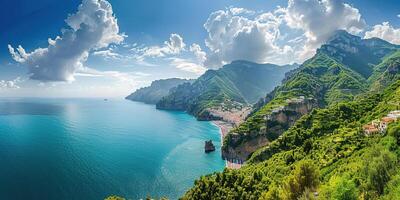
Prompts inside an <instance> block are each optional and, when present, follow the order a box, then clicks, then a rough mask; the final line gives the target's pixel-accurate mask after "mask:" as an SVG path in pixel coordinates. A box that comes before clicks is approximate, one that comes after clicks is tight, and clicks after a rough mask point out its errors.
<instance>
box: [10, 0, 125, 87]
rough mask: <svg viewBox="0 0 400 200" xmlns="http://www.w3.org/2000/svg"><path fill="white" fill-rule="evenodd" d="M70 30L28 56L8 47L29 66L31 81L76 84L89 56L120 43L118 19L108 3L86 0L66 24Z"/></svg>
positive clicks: (103, 0)
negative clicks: (93, 52) (79, 71)
mask: <svg viewBox="0 0 400 200" xmlns="http://www.w3.org/2000/svg"><path fill="white" fill-rule="evenodd" d="M65 21H66V23H67V25H68V28H66V29H63V30H62V31H61V33H62V34H61V36H58V37H56V38H55V39H54V40H52V39H49V40H48V43H49V45H48V47H46V48H38V49H35V50H34V51H32V52H30V53H27V52H26V51H25V49H24V48H22V47H21V46H19V47H18V48H17V49H16V50H15V49H14V48H13V47H12V46H11V45H8V48H9V51H10V54H11V56H12V57H13V59H14V60H15V61H17V62H20V63H23V64H25V65H26V66H28V69H29V72H30V74H31V76H30V78H31V79H35V80H40V81H72V80H74V74H75V73H76V71H77V70H79V69H81V68H83V63H84V62H85V61H86V59H87V57H88V55H89V52H90V51H91V50H96V49H100V48H104V47H107V46H108V45H109V44H111V43H120V42H121V41H123V39H124V35H122V34H120V33H119V27H118V23H117V19H116V18H115V16H114V14H113V10H112V7H111V4H110V3H109V2H107V1H106V0H83V2H82V4H81V5H80V6H79V8H78V11H77V12H76V13H75V14H72V15H70V16H69V17H68V18H67V19H66V20H65Z"/></svg>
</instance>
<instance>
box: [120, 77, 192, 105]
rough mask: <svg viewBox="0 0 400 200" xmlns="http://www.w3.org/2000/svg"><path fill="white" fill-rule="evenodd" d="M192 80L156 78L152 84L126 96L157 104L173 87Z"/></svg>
mask: <svg viewBox="0 0 400 200" xmlns="http://www.w3.org/2000/svg"><path fill="white" fill-rule="evenodd" d="M190 82H192V80H187V79H179V78H170V79H161V80H156V81H153V82H152V83H151V85H150V86H148V87H144V88H140V89H138V90H136V91H135V92H133V93H132V94H130V95H129V96H127V97H125V99H128V100H131V101H139V102H144V103H148V104H156V103H157V102H158V101H160V100H161V98H163V97H164V96H167V95H168V94H169V91H170V90H171V89H172V88H174V87H176V86H178V85H180V84H183V83H190Z"/></svg>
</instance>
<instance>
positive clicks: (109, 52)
mask: <svg viewBox="0 0 400 200" xmlns="http://www.w3.org/2000/svg"><path fill="white" fill-rule="evenodd" d="M92 55H95V56H101V57H103V58H104V59H106V60H109V59H121V58H122V57H123V56H122V55H120V54H118V53H116V52H114V51H113V49H111V48H109V49H106V50H100V51H95V52H93V53H92Z"/></svg>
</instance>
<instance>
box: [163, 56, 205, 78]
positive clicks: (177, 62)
mask: <svg viewBox="0 0 400 200" xmlns="http://www.w3.org/2000/svg"><path fill="white" fill-rule="evenodd" d="M169 60H171V65H173V66H175V67H176V68H177V69H179V70H183V71H187V72H191V73H194V74H197V75H201V74H203V73H204V72H205V71H206V70H207V69H206V68H205V67H203V66H202V65H201V64H196V63H194V62H191V61H190V60H187V59H182V58H169Z"/></svg>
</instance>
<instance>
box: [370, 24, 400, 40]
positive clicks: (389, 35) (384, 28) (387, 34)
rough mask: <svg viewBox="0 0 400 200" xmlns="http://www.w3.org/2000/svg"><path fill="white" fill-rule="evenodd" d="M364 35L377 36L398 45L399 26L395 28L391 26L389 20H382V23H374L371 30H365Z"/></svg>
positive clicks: (399, 36) (399, 37) (399, 38)
mask: <svg viewBox="0 0 400 200" xmlns="http://www.w3.org/2000/svg"><path fill="white" fill-rule="evenodd" d="M364 37H365V38H372V37H377V38H381V39H383V40H386V41H388V42H391V43H393V44H398V45H400V28H398V29H396V28H394V27H393V26H391V25H390V24H389V22H383V23H382V24H377V25H375V26H374V27H373V28H372V30H371V31H367V32H366V33H365V36H364Z"/></svg>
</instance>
